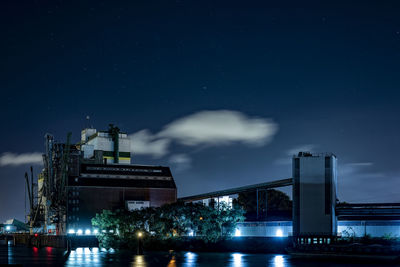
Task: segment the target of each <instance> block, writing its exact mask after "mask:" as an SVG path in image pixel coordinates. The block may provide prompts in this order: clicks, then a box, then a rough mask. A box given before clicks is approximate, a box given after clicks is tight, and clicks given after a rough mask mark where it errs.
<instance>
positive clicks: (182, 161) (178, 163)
mask: <svg viewBox="0 0 400 267" xmlns="http://www.w3.org/2000/svg"><path fill="white" fill-rule="evenodd" d="M168 161H169V162H170V163H171V164H172V165H175V168H176V171H184V170H187V169H189V168H190V167H191V163H192V159H191V158H190V157H189V156H188V155H187V154H175V155H172V156H171V157H170V158H169V160H168Z"/></svg>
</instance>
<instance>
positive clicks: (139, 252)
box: [137, 232, 143, 255]
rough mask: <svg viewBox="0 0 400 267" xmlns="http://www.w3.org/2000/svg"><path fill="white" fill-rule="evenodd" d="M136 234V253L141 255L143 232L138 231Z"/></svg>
mask: <svg viewBox="0 0 400 267" xmlns="http://www.w3.org/2000/svg"><path fill="white" fill-rule="evenodd" d="M137 236H138V244H137V254H138V255H143V241H142V237H143V233H142V232H138V233H137Z"/></svg>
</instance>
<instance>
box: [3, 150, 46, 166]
mask: <svg viewBox="0 0 400 267" xmlns="http://www.w3.org/2000/svg"><path fill="white" fill-rule="evenodd" d="M42 163H43V157H42V153H39V152H33V153H22V154H16V153H11V152H5V153H3V154H2V155H1V156H0V166H19V165H24V164H32V165H37V164H42Z"/></svg>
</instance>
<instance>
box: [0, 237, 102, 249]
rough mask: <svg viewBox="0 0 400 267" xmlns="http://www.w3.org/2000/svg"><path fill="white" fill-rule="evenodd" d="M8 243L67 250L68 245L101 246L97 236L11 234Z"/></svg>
mask: <svg viewBox="0 0 400 267" xmlns="http://www.w3.org/2000/svg"><path fill="white" fill-rule="evenodd" d="M8 241H10V242H11V244H12V245H24V246H29V247H39V248H40V247H55V248H67V246H68V243H69V246H70V247H71V248H75V247H97V246H98V245H99V243H98V240H97V238H96V237H95V236H75V237H67V236H61V235H37V236H35V235H30V234H11V235H9V236H8Z"/></svg>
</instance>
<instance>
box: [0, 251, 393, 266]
mask: <svg viewBox="0 0 400 267" xmlns="http://www.w3.org/2000/svg"><path fill="white" fill-rule="evenodd" d="M4 263H6V264H7V263H11V264H22V265H23V266H40V267H42V266H132V267H159V266H161V267H165V266H167V267H180V266H184V267H219V266H223V267H239V266H240V267H252V266H257V267H258V266H271V267H293V266H296V267H320V266H321V263H320V262H310V261H296V262H294V261H293V260H291V259H290V256H288V255H280V254H244V253H205V252H200V253H197V252H173V251H170V252H145V254H144V255H135V252H134V251H113V250H109V251H107V250H104V249H98V248H93V249H89V248H77V249H76V250H73V251H71V253H70V254H69V255H68V256H66V255H65V251H64V250H62V249H56V248H27V247H5V246H3V247H1V246H0V264H4ZM323 266H329V267H338V266H348V267H359V266H365V264H364V265H360V264H354V263H353V264H352V263H349V264H340V263H332V262H324V263H323ZM368 266H370V267H372V266H375V267H376V266H380V265H379V264H373V263H371V264H369V265H368ZM385 266H396V265H395V264H393V265H390V264H388V265H385Z"/></svg>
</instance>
